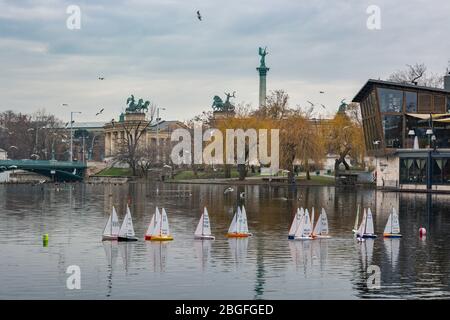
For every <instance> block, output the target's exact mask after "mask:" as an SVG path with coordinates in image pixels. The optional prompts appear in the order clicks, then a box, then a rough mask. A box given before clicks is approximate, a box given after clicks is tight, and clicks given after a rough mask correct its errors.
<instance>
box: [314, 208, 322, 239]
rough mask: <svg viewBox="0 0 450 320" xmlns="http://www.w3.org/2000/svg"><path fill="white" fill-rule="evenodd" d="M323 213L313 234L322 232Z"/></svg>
mask: <svg viewBox="0 0 450 320" xmlns="http://www.w3.org/2000/svg"><path fill="white" fill-rule="evenodd" d="M321 220H322V213H321V214H320V215H319V218H318V219H317V223H316V226H315V227H314V231H313V234H316V235H319V234H321V233H322V222H321Z"/></svg>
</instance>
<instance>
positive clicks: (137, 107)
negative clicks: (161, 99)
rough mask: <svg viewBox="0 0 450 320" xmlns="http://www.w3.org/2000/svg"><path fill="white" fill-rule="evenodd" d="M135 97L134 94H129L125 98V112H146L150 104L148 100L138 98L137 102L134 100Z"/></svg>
mask: <svg viewBox="0 0 450 320" xmlns="http://www.w3.org/2000/svg"><path fill="white" fill-rule="evenodd" d="M135 101H136V100H135V98H134V95H131V96H130V97H128V99H127V106H128V107H127V108H126V109H125V111H126V112H129V113H135V112H144V110H145V112H147V111H148V106H149V105H150V101H145V102H144V99H142V98H141V99H139V100H138V102H137V103H136V102H135Z"/></svg>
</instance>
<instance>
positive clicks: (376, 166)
mask: <svg viewBox="0 0 450 320" xmlns="http://www.w3.org/2000/svg"><path fill="white" fill-rule="evenodd" d="M380 143H381V141H380V140H375V141H374V142H373V145H374V146H376V148H377V149H378V146H379V145H380ZM377 177H378V157H377V155H376V154H375V179H377ZM375 183H376V182H375Z"/></svg>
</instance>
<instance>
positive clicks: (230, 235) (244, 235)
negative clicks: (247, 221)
mask: <svg viewBox="0 0 450 320" xmlns="http://www.w3.org/2000/svg"><path fill="white" fill-rule="evenodd" d="M251 236H252V234H251V233H227V237H228V238H248V237H251Z"/></svg>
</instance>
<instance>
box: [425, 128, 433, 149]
mask: <svg viewBox="0 0 450 320" xmlns="http://www.w3.org/2000/svg"><path fill="white" fill-rule="evenodd" d="M425 134H426V135H427V136H428V146H429V148H431V136H432V135H433V129H427V131H426V132H425Z"/></svg>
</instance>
